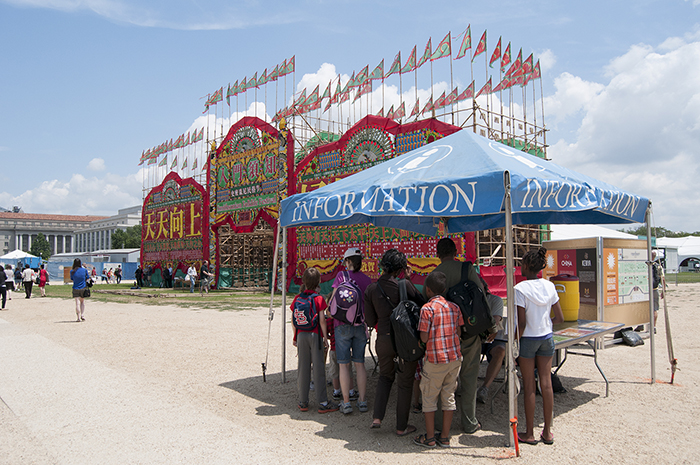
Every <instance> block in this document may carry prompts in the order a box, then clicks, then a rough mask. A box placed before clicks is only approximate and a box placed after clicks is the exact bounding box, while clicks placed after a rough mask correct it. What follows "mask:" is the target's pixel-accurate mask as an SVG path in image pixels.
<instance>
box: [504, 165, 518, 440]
mask: <svg viewBox="0 0 700 465" xmlns="http://www.w3.org/2000/svg"><path fill="white" fill-rule="evenodd" d="M503 184H504V187H505V210H506V218H505V219H506V288H507V292H508V294H507V300H506V305H507V311H508V319H507V326H508V360H507V365H506V368H507V370H508V418H509V419H510V420H512V419H514V418H515V419H517V416H518V404H517V403H516V400H517V396H518V394H517V391H516V389H515V386H516V384H515V383H517V382H518V378H517V375H516V373H515V356H514V354H515V349H516V347H517V345H516V344H517V341H516V339H515V321H516V313H515V289H514V288H513V286H514V285H515V282H514V281H515V277H514V276H513V274H514V272H515V267H514V262H513V218H512V209H511V197H510V173H509V172H508V171H506V172H504V173H503ZM508 438H509V441H508V445H509V446H510V447H515V438H514V437H513V428H512V427H510V425H509V428H508Z"/></svg>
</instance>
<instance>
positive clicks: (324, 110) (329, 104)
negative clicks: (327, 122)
mask: <svg viewBox="0 0 700 465" xmlns="http://www.w3.org/2000/svg"><path fill="white" fill-rule="evenodd" d="M332 103H333V102H332V101H330V100H328V103H326V108H324V109H323V112H324V113H325V112H327V111H328V109H329V108H330V107H331V104H332Z"/></svg>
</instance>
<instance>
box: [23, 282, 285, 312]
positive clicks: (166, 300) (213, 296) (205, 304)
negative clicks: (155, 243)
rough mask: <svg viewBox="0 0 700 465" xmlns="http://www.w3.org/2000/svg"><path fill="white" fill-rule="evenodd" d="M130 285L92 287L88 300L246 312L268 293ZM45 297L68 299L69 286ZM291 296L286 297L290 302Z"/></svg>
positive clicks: (265, 301)
mask: <svg viewBox="0 0 700 465" xmlns="http://www.w3.org/2000/svg"><path fill="white" fill-rule="evenodd" d="M131 285H132V282H129V283H128V284H127V283H122V284H96V285H94V286H93V287H92V289H91V290H92V295H91V296H90V297H89V298H90V300H97V301H100V302H116V303H123V304H133V303H138V304H142V305H177V306H180V307H185V308H187V307H195V308H197V309H201V308H210V309H215V310H220V311H233V310H249V309H251V308H256V307H268V308H269V306H270V293H269V291H267V290H265V289H261V290H260V291H235V290H212V291H209V294H208V295H207V294H204V297H200V296H199V292H194V293H192V294H191V293H190V290H189V287H187V288H184V289H181V288H177V289H161V288H150V287H146V288H142V289H131ZM37 294H39V289H38V288H36V287H35V288H34V289H33V290H32V297H34V295H37ZM46 296H47V297H52V298H61V299H72V298H73V295H72V285H71V284H65V285H51V284H49V285H48V286H46ZM293 297H294V296H290V297H288V298H287V303H288V304H289V303H291V299H292V298H293ZM281 304H282V296H281V294H276V295H275V300H274V305H275V307H276V308H279V306H280V305H281Z"/></svg>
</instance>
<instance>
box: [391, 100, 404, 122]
mask: <svg viewBox="0 0 700 465" xmlns="http://www.w3.org/2000/svg"><path fill="white" fill-rule="evenodd" d="M404 116H406V104H405V103H404V102H401V106H400V107H399V109H398V110H396V111H395V112H394V119H400V118H403V117H404Z"/></svg>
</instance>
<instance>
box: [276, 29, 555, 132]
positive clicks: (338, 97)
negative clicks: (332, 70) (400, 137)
mask: <svg viewBox="0 0 700 465" xmlns="http://www.w3.org/2000/svg"><path fill="white" fill-rule="evenodd" d="M462 35H464V37H463V38H462V41H461V44H460V47H459V51H458V52H457V55H456V56H455V57H454V59H455V60H458V59H460V58H463V57H465V56H466V54H467V52H468V51H469V50H471V48H472V44H471V26H469V27H467V30H466V31H465V32H464V33H463V34H460V36H458V37H457V40H459V38H460V37H462ZM501 43H502V37H499V39H498V44H497V45H496V48H495V49H494V51H493V53H492V54H491V58H490V60H489V67H490V68H493V65H494V63H497V62H498V61H499V60H500V71H501V74H502V73H503V72H505V75H503V78H501V80H500V82H498V84H497V85H495V86H494V85H493V78H492V77H489V79H488V81H487V82H486V83H485V84H484V85H483V87H481V89H480V90H479V91H478V92H476V93H475V82H474V81H472V83H471V84H470V85H469V86H468V87H467V88H466V89H464V90H463V91H462V92H460V91H459V89H458V88H457V87H455V88H454V90H452V92H450V93H449V94H447V92H446V91H445V92H443V94H442V95H441V96H440V97H438V98H437V99H436V100H435V101H434V102H433V97H432V96H431V97H430V98H429V100H428V102H426V104H425V105H424V106H423V108H422V109H421V106H420V102H419V101H418V99H416V102H415V104H414V106H413V110H412V111H411V113H410V115H409V118H410V117H412V116H417V115H418V116H419V115H421V114H424V113H428V112H432V111H433V110H437V109H440V108H443V107H446V106H448V105H451V104H453V103H456V102H460V101H462V100H466V99H469V98H477V97H478V96H480V95H482V94H485V95H488V94H492V93H495V92H500V91H503V90H507V89H510V88H511V87H513V86H515V85H519V86H521V87H523V86H525V85H527V84H528V83H529V82H530V81H531V80H533V79H538V78H540V77H541V75H542V73H541V70H540V62H539V60H538V61H537V63H536V64H534V63H533V61H534V57H533V55H532V54H530V56H529V57H527V58H525V59H523V51H522V48H521V49H520V51H519V52H518V55H517V57H516V59H515V61H513V60H512V55H511V44H510V43H508V46H507V47H506V49H505V50H504V51H503V52H501V50H502V49H501ZM483 53H486V31H484V33H483V35H482V36H481V39H480V40H479V44H478V45H477V47H476V50H475V51H474V54H473V55H472V58H471V60H472V62H473V61H474V59H475V58H476V57H477V56H479V55H481V54H483ZM447 56H452V39H451V33H449V32H448V33H447V35H446V36H445V38H444V39H443V40H442V41H441V42H440V44H439V45H438V46H437V48H436V49H435V50H434V51H433V50H432V47H431V39H428V43H427V45H426V46H425V51H424V52H423V55H422V56H421V58H420V59H419V60H418V61H416V47H415V46H414V47H413V50H412V52H411V55H410V56H409V58H408V60H407V61H406V62H405V63H404V64H403V65H402V64H401V52H399V53H397V54H396V57H395V58H394V61H393V62H392V64H391V67H390V68H389V70H388V71H387V72H386V73H385V72H384V60H382V61H381V62H380V63H379V64H378V65H377V67H376V68H374V70H373V71H372V72H371V73H370V72H369V65H368V66H365V67H364V68H363V69H362V70H361V71H360V72H359V73H353V74H352V77H351V78H350V80H348V82H347V83H346V84H345V86H344V87H341V83H340V76H338V78H337V84H336V86H335V91H334V92H332V91H331V89H332V85H333V81H331V82H329V83H328V86H327V87H326V90H325V91H324V92H323V94H320V93H319V92H320V86H316V88H315V89H314V90H313V91H312V92H311V93H310V94H309V95H308V96H307V94H306V89H304V90H303V91H302V92H301V95H300V96H299V97H298V98H297V99H296V100H295V101H294V102H293V103H292V104H291V105H290V106H288V107H286V108H283V109H281V110H279V111H278V112H277V113H276V114H275V116H274V118H273V121H277V120H279V119H280V118H282V117H284V118H288V117H289V116H292V115H294V114H304V113H308V112H310V111H313V110H318V109H320V108H321V105H322V100H323V99H325V98H328V100H327V102H326V105H325V108H324V110H323V112H324V113H325V112H326V111H328V110H329V109H330V108H331V105H333V104H341V103H343V102H346V101H348V100H350V97H351V94H352V93H353V92H354V99H353V100H352V103H354V102H355V101H357V100H358V99H359V98H360V97H361V96H362V95H365V94H367V93H369V92H371V91H372V82H373V81H375V80H382V81H384V80H385V79H386V78H388V77H389V76H391V75H393V74H405V73H409V72H412V71H416V70H417V69H418V68H420V67H421V66H422V65H423V64H425V63H426V62H428V61H435V60H438V59H440V58H443V57H447ZM334 80H335V79H334ZM355 89H357V90H355ZM382 113H383V109H382V110H380V113H379V114H380V115H381V114H382ZM381 116H384V115H381ZM405 116H406V105H405V102H401V105H400V106H399V107H398V108H397V109H396V110H394V108H393V105H392V107H391V108H390V109H389V111H387V114H386V117H387V118H389V119H399V118H403V117H405Z"/></svg>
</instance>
